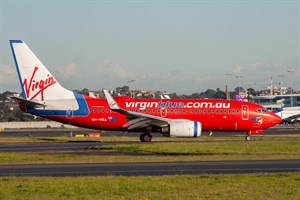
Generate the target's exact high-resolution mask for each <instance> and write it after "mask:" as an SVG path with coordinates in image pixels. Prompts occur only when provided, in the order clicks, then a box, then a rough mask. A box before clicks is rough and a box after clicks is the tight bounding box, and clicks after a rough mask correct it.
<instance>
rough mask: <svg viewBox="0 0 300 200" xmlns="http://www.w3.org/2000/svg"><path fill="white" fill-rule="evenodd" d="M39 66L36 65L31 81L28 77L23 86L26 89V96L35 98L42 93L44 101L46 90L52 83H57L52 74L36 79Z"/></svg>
mask: <svg viewBox="0 0 300 200" xmlns="http://www.w3.org/2000/svg"><path fill="white" fill-rule="evenodd" d="M38 69H39V68H38V66H36V67H35V68H34V70H33V72H32V75H31V77H30V80H29V83H28V80H27V78H25V79H24V81H23V87H24V89H25V93H26V97H27V98H28V99H29V100H32V99H34V98H35V97H37V96H38V95H39V94H41V100H42V101H44V91H45V90H46V89H47V88H48V87H50V86H51V85H53V84H55V83H57V82H56V80H55V79H54V77H53V76H50V74H47V77H46V79H45V80H36V79H35V75H36V72H37V71H38Z"/></svg>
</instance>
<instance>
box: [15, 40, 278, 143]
mask: <svg viewBox="0 0 300 200" xmlns="http://www.w3.org/2000/svg"><path fill="white" fill-rule="evenodd" d="M10 46H11V50H12V54H13V59H14V62H15V65H16V69H17V73H18V77H19V82H20V85H21V89H22V93H21V94H22V95H23V96H22V97H12V98H13V99H15V100H16V101H17V102H18V103H19V107H20V109H21V110H22V111H24V112H27V113H31V114H33V115H36V116H40V117H43V118H46V119H50V120H53V121H58V122H61V123H64V124H71V125H75V126H79V127H86V128H92V129H99V130H111V131H129V132H143V133H142V134H141V135H140V141H141V142H151V140H152V135H151V133H154V132H155V133H161V134H163V136H169V137H199V136H200V135H201V133H202V131H239V132H240V131H243V132H245V133H246V137H245V139H246V141H250V140H251V135H254V134H261V133H262V132H263V130H264V129H267V128H269V127H272V126H274V125H276V124H278V123H280V122H281V118H280V117H279V116H277V115H276V114H274V113H272V112H266V110H265V109H264V108H263V107H262V106H260V105H257V104H253V103H248V102H241V101H234V100H218V99H134V98H131V97H127V96H123V97H122V96H119V97H114V98H113V97H112V96H111V95H110V94H109V92H108V91H107V90H104V91H103V92H104V94H105V98H93V97H89V96H86V95H83V94H80V93H77V92H73V91H71V90H68V89H65V88H64V87H63V86H61V85H60V84H59V82H58V80H57V79H55V78H54V77H53V75H52V74H51V73H50V72H49V71H48V69H47V68H46V67H45V66H44V65H43V64H42V62H41V61H40V60H39V59H38V58H37V57H36V55H35V54H34V53H33V52H32V51H31V50H30V48H29V47H28V46H27V45H26V44H25V42H24V41H22V40H10Z"/></svg>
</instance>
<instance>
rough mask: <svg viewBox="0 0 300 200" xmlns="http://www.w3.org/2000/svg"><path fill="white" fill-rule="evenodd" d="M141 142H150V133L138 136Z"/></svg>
mask: <svg viewBox="0 0 300 200" xmlns="http://www.w3.org/2000/svg"><path fill="white" fill-rule="evenodd" d="M140 140H141V142H151V141H152V135H151V134H150V133H143V134H141V136H140Z"/></svg>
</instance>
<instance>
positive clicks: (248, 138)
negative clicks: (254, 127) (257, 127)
mask: <svg viewBox="0 0 300 200" xmlns="http://www.w3.org/2000/svg"><path fill="white" fill-rule="evenodd" d="M245 140H246V141H247V142H249V141H250V140H251V136H250V135H248V134H247V135H246V137H245Z"/></svg>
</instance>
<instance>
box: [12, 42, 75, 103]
mask: <svg viewBox="0 0 300 200" xmlns="http://www.w3.org/2000/svg"><path fill="white" fill-rule="evenodd" d="M10 46H11V50H12V53H13V57H14V61H15V64H16V68H17V72H18V76H19V81H20V84H21V88H22V91H23V94H24V98H26V99H28V100H35V101H45V100H49V99H62V98H72V97H73V98H74V95H73V92H71V91H70V90H67V89H65V88H63V87H62V86H61V85H60V84H59V83H58V82H57V80H56V79H55V78H54V77H53V76H52V75H51V73H50V72H49V71H48V70H47V68H46V67H45V66H44V65H43V63H42V62H41V61H40V60H39V59H38V58H37V57H36V56H35V55H34V53H33V52H32V51H31V50H30V49H29V47H28V46H27V45H26V44H25V43H24V42H23V41H22V40H10Z"/></svg>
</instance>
